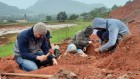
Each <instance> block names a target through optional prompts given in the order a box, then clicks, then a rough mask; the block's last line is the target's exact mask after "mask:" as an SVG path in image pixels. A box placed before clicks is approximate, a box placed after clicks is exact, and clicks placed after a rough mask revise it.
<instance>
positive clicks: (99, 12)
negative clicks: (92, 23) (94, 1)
mask: <svg viewBox="0 0 140 79" xmlns="http://www.w3.org/2000/svg"><path fill="white" fill-rule="evenodd" d="M108 11H109V10H108V9H107V8H105V7H101V8H95V9H94V10H92V11H90V12H89V14H90V15H91V16H92V18H95V17H106V16H107V15H108Z"/></svg>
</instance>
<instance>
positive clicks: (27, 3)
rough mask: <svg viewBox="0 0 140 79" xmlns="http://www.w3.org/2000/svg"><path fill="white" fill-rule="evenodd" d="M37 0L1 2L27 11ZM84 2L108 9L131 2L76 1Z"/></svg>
mask: <svg viewBox="0 0 140 79" xmlns="http://www.w3.org/2000/svg"><path fill="white" fill-rule="evenodd" d="M36 1H37V0H0V2H3V3H6V4H8V5H10V6H17V7H18V8H20V9H26V8H28V7H30V6H32V5H34V4H35V3H36ZM74 1H78V2H83V3H86V4H93V3H102V4H104V5H105V6H107V7H108V8H111V7H112V6H113V5H114V4H116V5H118V6H121V5H124V4H125V3H126V2H127V1H129V0H74Z"/></svg>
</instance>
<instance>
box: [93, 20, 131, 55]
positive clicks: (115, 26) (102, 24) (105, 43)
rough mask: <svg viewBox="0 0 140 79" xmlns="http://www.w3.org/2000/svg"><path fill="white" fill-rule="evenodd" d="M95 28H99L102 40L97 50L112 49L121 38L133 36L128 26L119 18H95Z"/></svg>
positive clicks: (98, 34) (98, 32) (98, 33)
mask: <svg viewBox="0 0 140 79" xmlns="http://www.w3.org/2000/svg"><path fill="white" fill-rule="evenodd" d="M93 28H94V29H97V30H98V31H97V36H98V37H99V39H100V42H101V46H100V47H99V48H96V49H95V52H100V53H101V52H105V51H112V50H114V49H115V48H116V46H117V44H118V42H120V40H126V39H128V38H130V37H131V34H130V31H129V29H128V27H127V26H126V25H125V24H124V23H123V22H121V21H120V20H118V19H104V18H95V19H94V20H93Z"/></svg>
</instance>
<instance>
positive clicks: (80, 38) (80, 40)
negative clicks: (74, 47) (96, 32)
mask: <svg viewBox="0 0 140 79" xmlns="http://www.w3.org/2000/svg"><path fill="white" fill-rule="evenodd" d="M84 38H85V36H84V35H83V34H82V33H81V32H80V33H78V34H77V35H76V42H77V44H78V45H85V46H86V45H88V44H89V43H88V40H84Z"/></svg>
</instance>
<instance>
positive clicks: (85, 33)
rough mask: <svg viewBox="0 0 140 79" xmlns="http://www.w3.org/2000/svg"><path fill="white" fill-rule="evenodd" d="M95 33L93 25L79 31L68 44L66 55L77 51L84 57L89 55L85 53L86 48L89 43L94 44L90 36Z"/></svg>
mask: <svg viewBox="0 0 140 79" xmlns="http://www.w3.org/2000/svg"><path fill="white" fill-rule="evenodd" d="M92 33H93V28H92V26H87V27H86V28H85V30H82V31H79V32H77V33H76V34H75V35H74V37H73V39H72V41H71V43H70V44H69V45H68V47H67V50H66V52H65V55H66V54H67V53H69V52H76V53H77V54H79V55H80V56H82V57H86V56H88V55H87V54H85V51H86V48H87V46H88V45H89V44H92V41H91V40H90V36H91V35H92Z"/></svg>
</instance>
